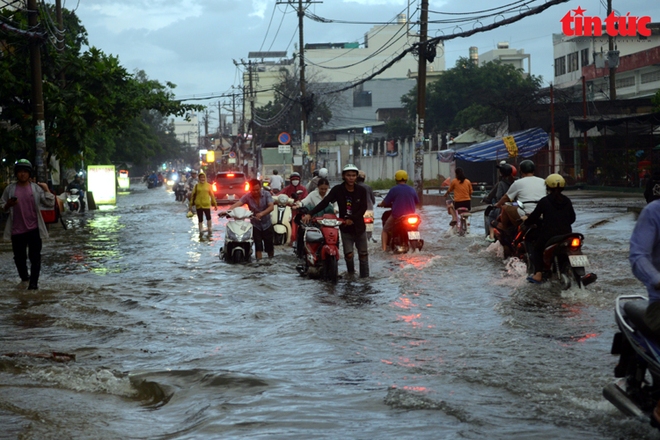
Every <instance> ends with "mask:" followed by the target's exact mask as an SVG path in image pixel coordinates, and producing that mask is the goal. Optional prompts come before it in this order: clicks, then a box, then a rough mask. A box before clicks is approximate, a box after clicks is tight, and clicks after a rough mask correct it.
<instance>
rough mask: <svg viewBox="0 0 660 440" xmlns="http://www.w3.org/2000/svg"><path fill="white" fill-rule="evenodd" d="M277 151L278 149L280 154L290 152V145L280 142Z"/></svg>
mask: <svg viewBox="0 0 660 440" xmlns="http://www.w3.org/2000/svg"><path fill="white" fill-rule="evenodd" d="M277 151H278V153H281V154H288V153H291V145H281V144H280V145H279V146H278V147H277Z"/></svg>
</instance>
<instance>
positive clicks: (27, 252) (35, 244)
mask: <svg viewBox="0 0 660 440" xmlns="http://www.w3.org/2000/svg"><path fill="white" fill-rule="evenodd" d="M11 249H12V251H14V262H15V263H16V269H18V275H19V276H20V277H21V280H23V281H27V280H28V279H29V280H30V284H37V282H38V281H39V272H40V271H41V237H40V236H39V229H33V230H31V231H28V232H25V233H23V234H17V235H12V236H11ZM28 256H29V257H30V266H31V267H30V274H29V275H28V268H27V259H28Z"/></svg>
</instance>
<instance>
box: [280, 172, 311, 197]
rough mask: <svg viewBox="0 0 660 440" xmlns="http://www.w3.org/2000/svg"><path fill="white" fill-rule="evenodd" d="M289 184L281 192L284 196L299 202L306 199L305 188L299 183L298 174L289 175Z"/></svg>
mask: <svg viewBox="0 0 660 440" xmlns="http://www.w3.org/2000/svg"><path fill="white" fill-rule="evenodd" d="M289 182H290V184H289V185H287V186H286V187H285V188H284V189H283V190H282V194H286V195H287V196H289V197H291V198H292V199H293V200H301V199H304V198H305V197H307V188H305V186H304V185H301V183H300V174H298V173H291V177H289Z"/></svg>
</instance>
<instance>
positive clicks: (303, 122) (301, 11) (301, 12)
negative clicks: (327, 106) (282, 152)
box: [277, 0, 323, 147]
mask: <svg viewBox="0 0 660 440" xmlns="http://www.w3.org/2000/svg"><path fill="white" fill-rule="evenodd" d="M282 3H287V4H292V2H291V0H289V1H287V2H279V1H278V2H277V4H278V5H279V4H282ZM312 3H323V2H319V1H312V0H305V7H307V6H309V5H310V4H312ZM297 13H298V46H299V47H298V60H299V62H300V146H301V147H302V145H303V143H304V142H305V136H306V135H307V117H308V114H307V105H308V103H307V90H306V87H307V84H306V81H305V41H304V35H305V33H304V30H303V18H304V17H305V8H303V0H298V9H297Z"/></svg>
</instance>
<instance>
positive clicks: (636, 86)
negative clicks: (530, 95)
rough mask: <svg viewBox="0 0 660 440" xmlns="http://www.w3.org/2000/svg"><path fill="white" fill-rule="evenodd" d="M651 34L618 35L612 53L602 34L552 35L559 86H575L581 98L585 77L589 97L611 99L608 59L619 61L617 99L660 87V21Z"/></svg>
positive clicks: (651, 26)
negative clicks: (587, 35) (598, 35)
mask: <svg viewBox="0 0 660 440" xmlns="http://www.w3.org/2000/svg"><path fill="white" fill-rule="evenodd" d="M649 28H650V29H651V36H650V37H641V36H637V37H616V38H615V39H614V43H615V50H616V51H618V53H612V54H609V56H608V53H609V41H608V37H607V34H606V33H605V32H603V36H601V37H584V36H577V37H566V36H565V35H563V34H553V36H552V40H553V46H554V59H555V64H554V66H555V78H554V85H555V87H556V88H558V89H571V88H572V89H574V90H575V92H576V96H578V97H579V99H581V96H582V95H581V94H582V77H583V76H584V78H585V82H586V93H587V99H588V100H596V101H598V100H609V91H610V85H609V76H610V70H609V60H610V59H611V61H612V62H616V60H617V58H618V66H617V67H616V74H615V83H616V97H617V99H630V98H642V97H646V96H652V95H654V94H655V93H656V92H657V91H658V89H660V23H652V24H650V25H649Z"/></svg>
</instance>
